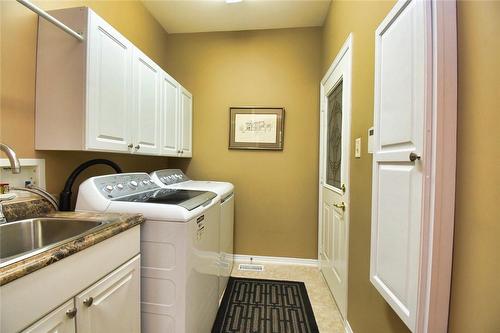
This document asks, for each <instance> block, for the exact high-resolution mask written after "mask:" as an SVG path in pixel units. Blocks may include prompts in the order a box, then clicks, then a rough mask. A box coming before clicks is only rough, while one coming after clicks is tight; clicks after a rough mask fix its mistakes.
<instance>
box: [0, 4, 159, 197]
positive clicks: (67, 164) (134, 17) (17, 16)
mask: <svg viewBox="0 0 500 333" xmlns="http://www.w3.org/2000/svg"><path fill="white" fill-rule="evenodd" d="M0 2H1V4H0V6H1V15H2V16H1V41H2V44H1V81H2V84H1V87H2V91H1V93H2V100H1V118H0V121H1V123H0V141H1V142H3V143H6V144H9V145H11V146H12V147H13V148H14V149H15V150H16V151H17V153H18V155H19V156H20V157H23V158H33V157H36V158H45V161H46V173H47V175H46V177H47V179H46V181H47V188H48V190H49V191H51V192H53V193H59V192H60V191H61V190H62V187H63V185H64V181H65V179H66V177H67V176H68V175H69V174H70V173H71V171H72V170H73V169H74V168H75V167H76V166H77V165H79V164H80V163H81V162H84V161H86V160H88V159H91V158H97V157H99V158H109V159H111V160H114V161H116V162H117V163H119V164H120V165H121V166H122V168H123V169H124V170H125V171H138V170H151V169H157V168H164V167H165V166H166V165H167V159H166V158H164V157H139V156H127V155H122V154H105V153H89V152H85V153H84V152H48V151H45V152H40V151H38V152H37V151H34V117H35V104H34V103H35V65H36V56H35V55H36V29H37V21H36V15H35V14H34V13H33V12H31V11H29V10H28V9H26V8H25V7H24V6H22V5H20V4H19V3H17V2H15V1H13V0H7V1H0ZM34 3H35V4H37V5H39V6H40V7H42V8H43V9H45V10H50V9H55V8H64V7H76V6H88V7H90V8H92V9H94V10H95V11H96V12H97V13H98V14H99V15H101V16H102V17H103V18H104V19H105V20H107V21H108V22H109V23H111V24H112V25H113V26H114V27H115V28H117V29H118V30H119V31H120V32H121V33H122V34H123V35H125V37H127V38H128V39H129V40H130V41H131V42H132V43H134V44H135V45H137V46H138V47H139V48H141V49H142V50H143V51H144V52H145V53H146V54H148V55H149V56H150V57H151V58H152V59H153V60H155V61H156V62H157V63H158V64H160V65H161V66H163V67H165V66H164V65H165V59H166V54H167V41H166V36H167V34H166V32H165V31H164V30H163V29H162V27H161V26H160V25H159V24H158V23H157V22H156V21H155V20H154V18H153V17H152V16H151V14H149V12H148V11H147V10H146V9H145V8H144V7H143V5H142V4H141V3H140V2H138V1H120V2H113V1H35V2H34ZM61 33H63V32H61ZM68 38H71V37H68ZM56 125H57V124H55V126H56ZM3 157H4V156H3V154H2V158H3ZM110 170H111V169H109V168H107V167H93V168H92V169H90V170H89V171H88V172H86V173H84V174H82V175H81V176H80V179H85V178H87V177H90V176H93V175H97V174H101V173H107V172H109V171H110ZM77 186H78V184H76V185H75V187H74V189H75V192H76V190H77Z"/></svg>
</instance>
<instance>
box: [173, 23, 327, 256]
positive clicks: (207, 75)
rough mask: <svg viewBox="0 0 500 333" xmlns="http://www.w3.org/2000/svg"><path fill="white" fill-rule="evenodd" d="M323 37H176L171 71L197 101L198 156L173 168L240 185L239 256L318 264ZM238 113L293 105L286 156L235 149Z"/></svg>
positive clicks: (277, 33)
mask: <svg viewBox="0 0 500 333" xmlns="http://www.w3.org/2000/svg"><path fill="white" fill-rule="evenodd" d="M320 32H321V31H320V29H319V28H306V29H283V30H263V31H247V32H227V33H226V32H224V33H202V34H180V35H169V38H168V44H169V57H168V59H167V62H168V63H167V69H168V70H169V71H170V72H171V73H172V74H173V76H174V77H176V78H178V79H179V80H180V82H181V83H182V84H183V85H184V86H186V87H187V88H188V89H189V90H190V91H191V92H192V93H193V95H194V125H193V133H194V134H193V140H194V141H193V156H194V158H193V160H192V161H191V162H190V163H189V164H188V163H185V162H184V163H183V162H180V163H179V161H173V160H172V161H169V164H170V166H177V167H181V168H182V169H184V170H187V173H188V175H190V176H192V177H193V178H198V179H207V178H212V179H220V180H226V181H230V182H232V183H234V184H235V186H236V195H237V197H236V198H237V199H236V225H235V251H236V253H241V254H254V255H269V256H285V257H300V258H316V257H317V244H316V243H317V241H316V238H317V199H318V196H317V176H318V170H317V165H318V119H319V118H318V101H319V98H318V96H319V80H320V56H321V52H320V48H321V44H320V42H321V40H320V37H321V34H320ZM230 106H276V107H284V108H285V109H286V117H285V140H284V150H283V151H282V152H275V151H243V150H228V148H227V146H228V134H229V107H230Z"/></svg>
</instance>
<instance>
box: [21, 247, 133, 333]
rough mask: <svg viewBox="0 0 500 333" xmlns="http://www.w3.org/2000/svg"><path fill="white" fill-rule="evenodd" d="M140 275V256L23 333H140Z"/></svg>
mask: <svg viewBox="0 0 500 333" xmlns="http://www.w3.org/2000/svg"><path fill="white" fill-rule="evenodd" d="M140 273H141V272H140V255H138V256H136V257H135V258H133V259H131V260H130V261H128V262H127V263H125V264H124V265H122V266H121V267H119V268H118V269H116V270H115V271H113V272H112V273H110V274H109V275H107V276H105V277H104V278H102V279H101V280H99V281H97V282H96V283H95V284H94V285H92V286H90V287H88V288H87V289H86V290H84V291H83V292H82V293H80V294H78V295H77V296H75V297H74V298H71V299H70V300H69V301H67V302H66V303H64V304H63V305H61V306H60V307H58V308H57V309H56V310H54V311H52V312H51V313H49V314H48V315H46V316H45V317H43V318H42V319H40V320H38V321H37V322H36V323H34V324H33V325H31V326H29V327H28V328H26V329H25V330H24V331H22V332H23V333H74V332H77V333H110V332H127V333H139V332H140V331H141V316H140V315H141V307H140Z"/></svg>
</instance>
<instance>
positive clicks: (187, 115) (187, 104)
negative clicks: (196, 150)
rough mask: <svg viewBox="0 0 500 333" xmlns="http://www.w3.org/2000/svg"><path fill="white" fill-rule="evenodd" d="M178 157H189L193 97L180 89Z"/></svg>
mask: <svg viewBox="0 0 500 333" xmlns="http://www.w3.org/2000/svg"><path fill="white" fill-rule="evenodd" d="M179 116H180V156H181V157H191V156H192V154H193V151H192V135H193V129H192V127H193V123H192V121H193V96H192V95H191V93H190V92H189V91H187V90H186V89H185V88H184V87H181V98H180V115H179Z"/></svg>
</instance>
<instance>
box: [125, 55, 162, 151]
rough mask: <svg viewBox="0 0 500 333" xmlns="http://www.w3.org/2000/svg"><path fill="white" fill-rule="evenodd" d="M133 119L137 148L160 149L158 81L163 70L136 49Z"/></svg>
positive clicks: (159, 82) (141, 149) (144, 149)
mask: <svg viewBox="0 0 500 333" xmlns="http://www.w3.org/2000/svg"><path fill="white" fill-rule="evenodd" d="M133 62H134V66H133V67H134V75H133V80H134V82H133V100H134V112H133V113H132V116H133V119H132V123H133V124H134V125H135V130H134V131H133V133H134V136H133V138H132V140H131V141H132V142H134V144H135V146H134V147H133V148H134V149H135V150H136V151H137V152H140V153H143V154H152V155H158V154H159V153H160V140H161V138H160V124H161V123H160V113H161V109H160V108H161V104H160V102H161V95H160V92H161V90H160V84H161V79H162V72H163V71H162V70H161V68H160V67H159V66H158V65H156V64H155V63H154V62H153V61H152V60H151V59H149V58H148V57H147V56H146V55H145V54H143V53H142V52H141V51H139V50H138V49H135V50H134V61H133Z"/></svg>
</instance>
